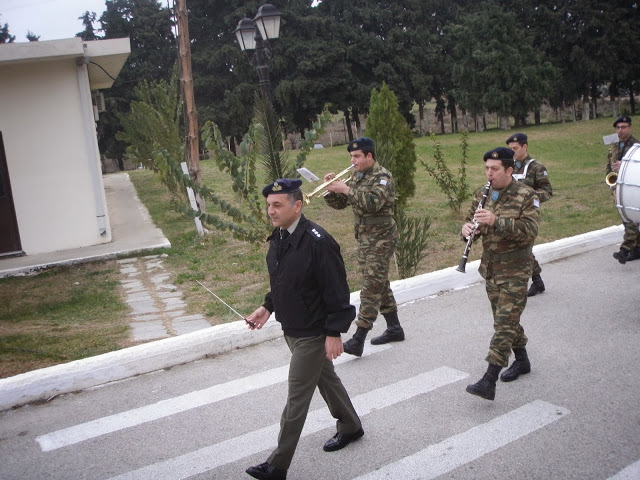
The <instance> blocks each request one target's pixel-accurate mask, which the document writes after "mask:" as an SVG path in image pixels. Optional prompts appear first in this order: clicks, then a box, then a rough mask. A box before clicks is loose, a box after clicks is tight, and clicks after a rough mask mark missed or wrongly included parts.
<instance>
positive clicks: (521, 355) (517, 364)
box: [500, 348, 531, 382]
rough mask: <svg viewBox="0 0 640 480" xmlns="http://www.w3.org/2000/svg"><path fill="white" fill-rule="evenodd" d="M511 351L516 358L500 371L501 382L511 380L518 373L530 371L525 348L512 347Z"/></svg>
mask: <svg viewBox="0 0 640 480" xmlns="http://www.w3.org/2000/svg"><path fill="white" fill-rule="evenodd" d="M513 353H515V355H516V359H515V360H514V361H513V363H512V364H511V366H510V367H509V368H507V369H506V370H505V371H504V372H502V375H500V380H502V381H503V382H513V381H514V380H515V379H516V378H518V377H519V376H520V375H524V374H525V373H529V372H530V371H531V363H530V362H529V357H528V356H527V349H526V348H514V349H513Z"/></svg>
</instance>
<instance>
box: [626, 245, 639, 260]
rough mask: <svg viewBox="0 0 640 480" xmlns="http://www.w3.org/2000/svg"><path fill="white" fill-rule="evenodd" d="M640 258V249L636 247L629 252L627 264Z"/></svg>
mask: <svg viewBox="0 0 640 480" xmlns="http://www.w3.org/2000/svg"><path fill="white" fill-rule="evenodd" d="M639 258H640V247H635V248H634V249H633V250H631V251H630V252H629V255H628V256H627V262H630V261H631V260H637V259H639Z"/></svg>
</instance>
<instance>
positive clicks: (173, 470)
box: [111, 367, 468, 480]
mask: <svg viewBox="0 0 640 480" xmlns="http://www.w3.org/2000/svg"><path fill="white" fill-rule="evenodd" d="M466 377H468V374H467V373H464V372H460V371H458V370H454V369H452V368H448V367H440V368H437V369H435V370H431V371H429V372H425V373H422V374H420V375H416V376H414V377H411V378H407V379H406V380H402V381H400V382H396V383H394V384H391V385H387V386H386V387H382V388H378V389H376V390H372V391H371V392H368V393H365V394H362V395H359V396H357V397H354V398H353V399H352V401H353V404H354V406H355V408H356V410H357V412H358V414H359V415H360V416H361V417H362V416H364V415H367V414H369V413H371V412H372V411H374V410H378V409H381V408H386V407H389V406H391V405H394V404H396V403H399V402H403V401H405V400H408V399H410V398H412V397H415V396H416V395H420V394H424V393H428V392H430V391H433V390H435V389H437V388H440V387H443V386H445V385H449V384H451V383H454V382H458V381H460V380H462V379H464V378H466ZM334 426H335V419H334V418H333V417H331V415H330V414H329V411H328V409H327V408H326V407H325V408H322V409H318V410H315V411H313V412H309V415H308V416H307V421H306V423H305V427H304V430H303V432H302V436H306V435H310V434H312V433H315V432H318V431H320V430H324V429H325V428H333V427H334ZM279 429H280V425H279V424H273V425H269V426H268V427H265V428H262V429H259V430H255V431H252V432H248V433H246V434H244V435H240V436H238V437H235V438H231V439H229V440H226V441H224V442H220V443H217V444H215V445H210V446H208V447H204V448H201V449H199V450H196V451H193V452H190V453H187V454H185V455H181V456H179V457H176V458H172V459H170V460H166V461H163V462H159V463H155V464H153V465H148V466H146V467H143V468H140V469H138V470H134V471H131V472H127V473H124V474H122V475H119V476H116V477H113V478H112V479H111V480H116V479H117V480H125V479H130V480H137V479H140V478H153V479H154V480H162V479H166V480H177V479H184V478H188V477H190V476H192V475H196V474H199V473H204V472H206V471H208V470H212V469H214V468H217V467H220V466H222V465H226V464H228V463H231V462H235V461H237V460H240V459H242V458H244V457H247V456H249V455H253V454H255V453H259V452H261V451H263V450H265V449H272V448H274V447H275V446H276V441H277V436H278V431H279Z"/></svg>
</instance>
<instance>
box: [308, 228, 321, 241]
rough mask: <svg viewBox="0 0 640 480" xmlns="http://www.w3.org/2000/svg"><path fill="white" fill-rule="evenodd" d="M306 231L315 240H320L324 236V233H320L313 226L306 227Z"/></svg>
mask: <svg viewBox="0 0 640 480" xmlns="http://www.w3.org/2000/svg"><path fill="white" fill-rule="evenodd" d="M307 232H309V235H311V236H312V237H313V238H315V239H316V240H320V239H321V238H323V237H324V235H322V233H320V232H319V231H318V230H317V229H316V228H315V227H313V228H310V229H308V230H307Z"/></svg>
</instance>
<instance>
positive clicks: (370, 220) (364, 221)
mask: <svg viewBox="0 0 640 480" xmlns="http://www.w3.org/2000/svg"><path fill="white" fill-rule="evenodd" d="M355 220H356V225H385V224H388V223H393V217H355Z"/></svg>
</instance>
